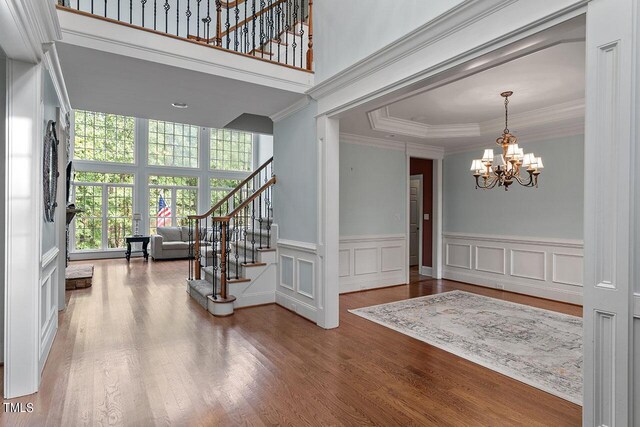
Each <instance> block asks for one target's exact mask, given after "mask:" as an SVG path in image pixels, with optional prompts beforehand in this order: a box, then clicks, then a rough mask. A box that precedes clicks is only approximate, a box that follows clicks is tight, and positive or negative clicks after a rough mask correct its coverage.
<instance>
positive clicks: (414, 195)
mask: <svg viewBox="0 0 640 427" xmlns="http://www.w3.org/2000/svg"><path fill="white" fill-rule="evenodd" d="M410 183H411V184H410V186H409V266H410V267H412V266H414V265H418V264H419V262H420V237H421V233H420V224H421V222H422V221H420V205H421V204H422V176H420V177H419V178H414V177H411V181H410Z"/></svg>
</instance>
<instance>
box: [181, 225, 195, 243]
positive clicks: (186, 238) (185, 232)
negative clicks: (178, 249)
mask: <svg viewBox="0 0 640 427" xmlns="http://www.w3.org/2000/svg"><path fill="white" fill-rule="evenodd" d="M181 228H182V241H183V242H188V241H189V227H188V226H186V225H183V226H182V227H181ZM194 234H195V233H194Z"/></svg>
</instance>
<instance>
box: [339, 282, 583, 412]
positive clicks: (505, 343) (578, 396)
mask: <svg viewBox="0 0 640 427" xmlns="http://www.w3.org/2000/svg"><path fill="white" fill-rule="evenodd" d="M349 311H350V312H351V313H354V314H357V315H358V316H361V317H364V318H365V319H368V320H371V321H373V322H376V323H379V324H381V325H383V326H386V327H388V328H391V329H394V330H396V331H398V332H401V333H403V334H405V335H409V336H411V337H413V338H415V339H418V340H420V341H424V342H426V343H428V344H431V345H433V346H436V347H438V348H441V349H443V350H445V351H448V352H450V353H453V354H455V355H458V356H460V357H463V358H465V359H468V360H470V361H472V362H475V363H477V364H479V365H482V366H484V367H486V368H489V369H492V370H494V371H496V372H500V373H501V374H504V375H507V376H509V377H511V378H514V379H516V380H519V381H522V382H524V383H526V384H529V385H531V386H533V387H536V388H539V389H541V390H544V391H546V392H548V393H551V394H553V395H556V396H558V397H561V398H563V399H566V400H568V401H570V402H573V403H576V404H578V405H582V353H583V351H582V319H581V318H579V317H575V316H569V315H566V314H561V313H556V312H553V311H548V310H542V309H539V308H534V307H529V306H526V305H522V304H516V303H512V302H508V301H502V300H499V299H495V298H489V297H485V296H481V295H476V294H472V293H468V292H463V291H451V292H445V293H442V294H436V295H430V296H426V297H420V298H412V299H408V300H404V301H398V302H393V303H389V304H381V305H374V306H371V307H364V308H359V309H356V310H349Z"/></svg>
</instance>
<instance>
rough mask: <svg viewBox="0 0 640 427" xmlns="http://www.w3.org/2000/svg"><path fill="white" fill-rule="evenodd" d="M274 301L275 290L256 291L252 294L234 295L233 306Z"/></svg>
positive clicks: (247, 305) (249, 305) (241, 306)
mask: <svg viewBox="0 0 640 427" xmlns="http://www.w3.org/2000/svg"><path fill="white" fill-rule="evenodd" d="M274 302H276V295H275V292H257V293H253V294H242V295H240V296H237V295H236V300H235V302H234V304H233V307H234V308H243V307H251V306H253V305H263V304H272V303H274Z"/></svg>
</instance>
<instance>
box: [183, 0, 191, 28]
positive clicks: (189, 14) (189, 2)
mask: <svg viewBox="0 0 640 427" xmlns="http://www.w3.org/2000/svg"><path fill="white" fill-rule="evenodd" d="M185 15H187V33H186V34H185V36H186V37H189V23H190V22H191V15H192V13H191V0H187V11H186V12H185Z"/></svg>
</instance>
